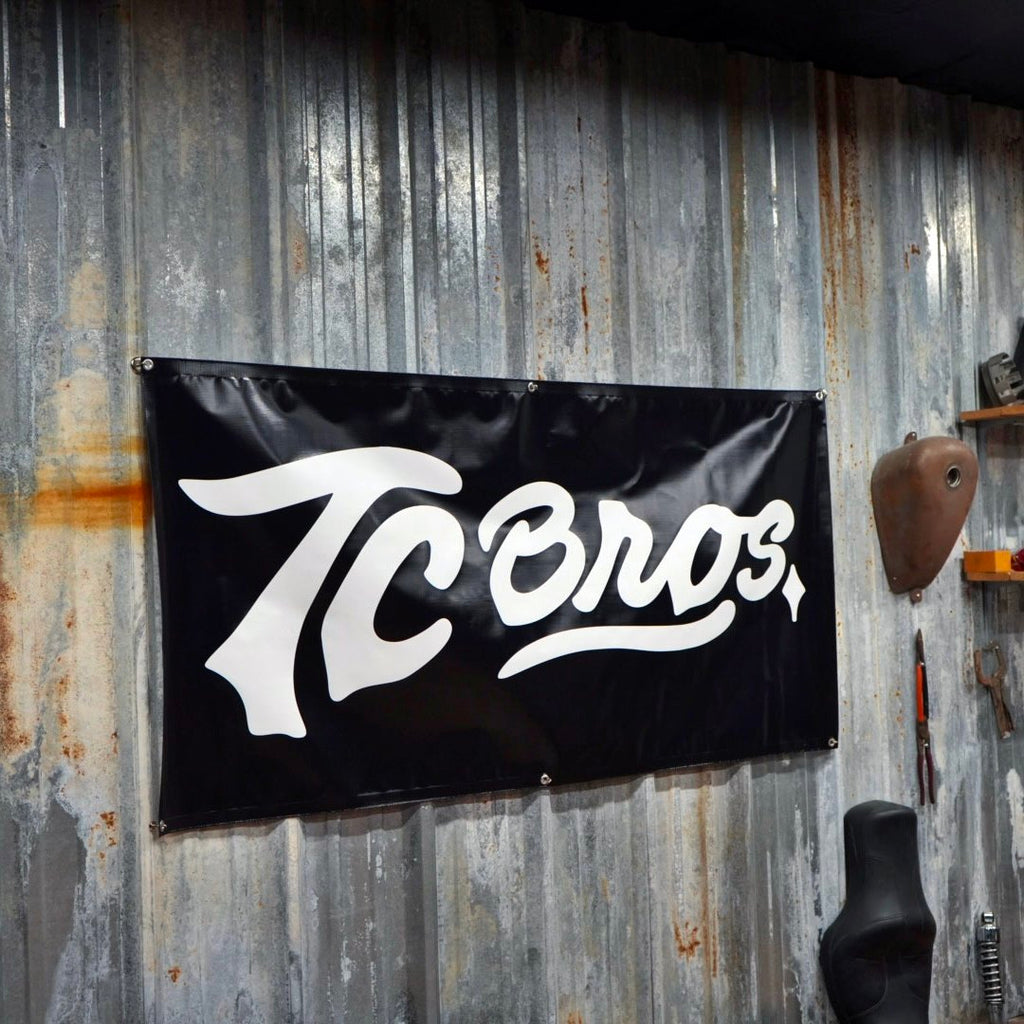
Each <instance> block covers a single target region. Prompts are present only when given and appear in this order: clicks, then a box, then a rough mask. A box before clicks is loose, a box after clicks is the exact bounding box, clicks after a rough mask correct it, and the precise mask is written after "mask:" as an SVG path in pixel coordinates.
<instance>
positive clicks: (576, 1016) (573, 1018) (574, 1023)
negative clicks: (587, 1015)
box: [565, 1010, 583, 1024]
mask: <svg viewBox="0 0 1024 1024" xmlns="http://www.w3.org/2000/svg"><path fill="white" fill-rule="evenodd" d="M565 1024H583V1014H582V1013H580V1011H579V1010H570V1011H569V1016H568V1017H566V1018H565Z"/></svg>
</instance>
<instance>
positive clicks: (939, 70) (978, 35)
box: [528, 0, 1024, 108]
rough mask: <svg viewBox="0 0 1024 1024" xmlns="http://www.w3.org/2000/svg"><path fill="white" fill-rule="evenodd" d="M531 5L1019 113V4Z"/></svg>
mask: <svg viewBox="0 0 1024 1024" xmlns="http://www.w3.org/2000/svg"><path fill="white" fill-rule="evenodd" d="M528 3H529V6H532V7H539V8H544V9H545V10H549V11H558V12H560V13H563V14H573V15H576V16H578V17H583V18H590V19H592V20H597V21H621V22H625V23H626V24H628V25H630V26H631V27H633V28H637V29H645V30H649V31H653V32H658V33H661V34H662V35H670V36H679V37H681V38H683V39H690V40H693V41H695V42H716V43H724V44H725V45H726V46H729V47H731V48H733V49H737V50H743V51H745V52H748V53H757V54H764V55H767V56H771V57H778V58H781V59H783V60H798V61H812V62H813V63H814V64H816V65H818V66H819V67H823V68H829V69H831V70H833V71H843V72H847V73H849V74H855V75H866V76H868V77H880V76H894V77H896V78H898V79H900V80H901V81H903V82H907V83H909V84H913V85H920V86H924V87H926V88H929V89H938V90H941V91H942V92H948V93H966V94H968V95H970V96H973V97H974V99H976V100H982V101H986V102H989V103H1000V104H1004V105H1007V106H1013V107H1019V108H1024V0H834V2H829V0H683V2H672V0H662V2H660V3H659V2H652V0H633V2H628V3H626V2H621V0H619V2H616V3H603V4H593V3H592V4H585V3H581V2H579V0H528Z"/></svg>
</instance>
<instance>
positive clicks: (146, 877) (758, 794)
mask: <svg viewBox="0 0 1024 1024" xmlns="http://www.w3.org/2000/svg"><path fill="white" fill-rule="evenodd" d="M0 36H2V65H3V66H2V71H3V82H2V87H3V89H2V96H0V101H2V115H3V116H2V125H3V140H2V144H0V192H2V196H3V202H2V203H0V250H2V256H0V368H2V370H3V374H4V377H3V384H2V386H0V491H2V494H0V536H2V548H0V555H2V563H0V749H2V758H0V784H2V785H0V912H2V925H0V1019H2V1020H3V1021H5V1022H6V1021H11V1022H17V1021H22V1020H25V1021H43V1020H47V1021H50V1020H52V1021H75V1022H88V1021H119V1020H123V1021H133V1022H134V1021H143V1020H145V1021H153V1022H170V1021H182V1022H195V1021H253V1022H255V1021H265V1022H271V1024H274V1022H281V1021H289V1020H290V1021H305V1022H322V1021H346V1022H351V1024H365V1022H369V1021H394V1022H399V1021H401V1022H407V1024H412V1022H430V1021H446V1022H452V1024H456V1022H478V1021H502V1022H505V1021H509V1022H524V1024H525V1022H547V1021H557V1022H558V1024H599V1022H613V1024H618V1022H624V1024H625V1022H648V1021H650V1022H669V1021H679V1022H693V1021H707V1022H711V1021H719V1022H729V1024H735V1022H748V1021H749V1022H776V1021H778V1022H798V1021H828V1020H830V1019H832V1018H831V1013H830V1010H829V1008H828V1003H827V999H826V997H825V994H824V988H823V984H822V980H821V976H820V973H819V970H818V967H817V949H818V941H819V937H820V934H821V931H822V929H823V928H824V927H825V926H826V925H827V924H828V923H829V922H830V921H831V920H832V918H833V917H834V916H835V914H836V913H837V911H838V910H839V907H840V905H841V902H842V898H843V893H844V882H843V867H842V830H841V819H842V815H843V812H844V811H845V810H846V809H847V808H848V807H849V806H851V805H852V804H854V803H857V802H859V801H861V800H865V799H870V798H885V799H891V800H896V801H900V802H906V803H912V802H913V801H914V799H915V791H916V779H915V770H914V754H915V748H914V730H913V715H912V711H911V703H910V702H911V699H912V687H911V685H910V684H911V682H912V656H913V655H912V641H913V634H914V630H915V629H916V628H917V627H921V628H922V629H923V632H924V636H925V641H926V646H927V653H928V657H929V665H930V675H931V685H932V691H933V695H932V705H933V707H932V713H933V720H934V721H933V733H934V737H935V745H936V753H937V760H938V764H939V767H940V773H941V788H940V792H939V802H938V806H937V807H936V808H935V809H934V810H931V809H929V810H928V811H927V812H925V813H924V814H923V815H922V817H921V822H920V829H919V834H920V843H921V854H922V864H923V876H924V885H925V890H926V894H927V897H928V900H929V902H930V905H931V907H932V909H933V911H934V912H935V915H936V918H937V919H938V926H939V932H938V938H937V943H936V948H935V975H934V987H933V998H932V1016H933V1019H934V1020H941V1021H958V1022H966V1021H981V1020H983V1019H985V1017H984V1014H983V1013H982V1012H981V1002H980V986H979V983H978V978H977V971H976V967H975V964H974V960H973V955H972V942H971V933H972V931H973V925H974V921H975V916H976V914H977V912H978V911H979V910H981V909H983V908H991V909H993V910H995V911H996V912H997V914H998V915H999V918H1000V922H1001V924H1002V925H1003V935H1004V952H1005V955H1006V958H1007V972H1008V1005H1009V1006H1010V1007H1011V1008H1013V1009H1016V1010H1024V934H1022V927H1024V925H1022V917H1021V914H1022V911H1021V907H1022V905H1024V900H1022V892H1021V883H1022V879H1024V781H1022V774H1024V765H1022V764H1021V761H1022V749H1024V748H1022V743H1024V739H1021V738H1014V739H1012V740H1009V741H1007V742H1005V743H998V742H997V741H996V739H995V730H994V724H993V719H992V714H991V710H990V708H989V706H988V701H987V697H986V696H985V695H984V694H983V693H982V692H980V691H979V689H978V687H977V686H976V685H975V683H974V681H973V671H972V669H971V652H972V649H973V647H974V645H975V644H976V643H981V642H982V641H986V640H988V639H990V638H993V637H997V638H998V639H1000V640H1001V642H1002V643H1003V645H1004V647H1005V649H1006V650H1007V651H1008V653H1009V656H1010V660H1011V666H1012V672H1011V679H1010V687H1009V692H1010V697H1011V700H1012V701H1013V703H1014V706H1015V707H1016V708H1017V709H1019V713H1020V716H1021V717H1024V685H1022V680H1024V630H1022V626H1024V615H1022V608H1021V597H1020V593H1019V592H1018V590H1016V589H1014V588H1010V587H1002V588H1000V587H989V588H984V587H974V588H968V587H965V586H964V585H963V584H962V583H961V582H960V579H959V572H958V568H957V566H956V565H955V564H954V563H952V562H951V563H950V564H949V565H948V566H947V568H946V569H945V570H944V571H943V573H942V574H941V575H940V577H939V578H938V580H937V581H936V583H935V584H934V585H933V586H931V587H929V588H928V590H927V591H926V595H925V600H924V603H923V604H922V605H920V606H918V607H916V608H915V607H912V606H911V605H910V603H909V602H908V601H907V600H906V599H905V598H895V597H893V596H892V595H890V594H889V593H888V591H887V589H886V587H885V582H884V579H883V576H882V571H881V565H880V559H879V557H878V546H877V540H876V537H875V534H874V529H873V524H872V515H871V506H870V499H869V493H868V482H869V477H870V473H871V469H872V467H873V465H874V462H875V460H876V459H877V457H878V456H879V455H880V454H881V453H882V452H884V451H886V450H888V449H890V448H892V447H895V446H896V445H898V444H899V443H900V442H901V441H902V439H903V436H904V434H905V433H906V432H907V431H909V430H916V431H918V433H919V434H921V435H922V436H923V435H925V434H950V433H953V432H955V430H956V427H955V423H956V417H957V412H958V410H959V409H960V408H962V407H970V406H973V405H975V404H976V396H975V366H976V362H977V360H978V359H980V358H982V357H986V356H988V355H990V354H992V353H994V352H996V351H999V350H1001V349H1012V346H1013V344H1014V342H1015V339H1016V333H1017V326H1018V321H1019V318H1020V317H1021V316H1022V315H1024V116H1022V114H1021V113H1019V112H1011V111H1006V110H1000V109H997V108H992V107H983V106H972V105H971V104H969V103H968V102H967V101H965V100H961V99H951V98H946V97H940V96H937V95H933V94H928V93H924V92H921V91H919V90H914V89H909V88H904V87H901V86H898V85H895V84H893V83H892V82H889V81H880V82H879V81H876V82H869V81H864V80H853V79H848V78H842V77H837V76H834V75H832V74H829V73H824V72H815V71H813V70H812V69H811V68H808V67H806V66H792V65H783V64H778V63H772V62H769V61H765V60H760V59H753V58H744V57H736V56H727V55H726V54H724V53H723V52H721V51H720V50H717V49H713V48H712V49H708V48H700V47H695V46H691V45H689V44H686V43H683V42H679V41H672V40H666V39H661V38H657V37H654V36H650V35H644V34H640V33H634V32H630V31H627V30H625V29H621V28H616V27H608V26H594V25H590V24H587V23H584V22H581V21H574V20H568V19H563V18H559V17H555V16H550V15H544V14H539V13H534V12H528V13H527V12H524V11H522V10H521V9H519V8H518V7H515V6H511V5H507V4H504V3H498V2H494V3H485V2H479V3H478V2H459V3H445V4H431V3H428V2H425V0H424V2H419V3H415V2H413V3H404V2H394V3H371V2H365V3H362V4H357V3H348V4H335V3H332V4H327V5H325V6H324V8H323V9H322V10H321V9H315V8H314V7H313V6H311V5H310V4H298V3H287V4H285V3H283V2H281V3H277V4H274V3H268V4H267V5H266V6H260V5H259V4H257V3H248V4H247V3H245V2H244V0H208V2H205V3H204V2H202V0H187V2H186V3H183V4H169V3H158V2H152V3H142V2H139V3H136V4H135V5H132V4H131V3H127V4H124V5H112V4H107V3H102V4H101V3H98V2H95V0H93V2H81V3H72V2H70V0H57V2H54V0H0ZM144 352H150V353H152V354H160V355H180V356H206V357H214V358H230V359H238V360H260V361H274V362H281V363H299V364H315V365H325V366H335V367H364V368H372V369H385V368H388V369H395V370H406V369H408V370H413V369H415V370H422V371H439V372H443V373H464V374H483V375H505V376H519V377H545V378H559V379H560V378H567V379H587V380H598V381H633V382H638V383H647V382H658V383H668V384H678V385H686V384H694V385H738V386H750V387H780V388H817V387H819V386H822V385H825V386H826V387H827V388H828V390H829V394H830V397H829V415H830V436H831V450H832V468H833V503H834V510H833V513H834V525H835V536H836V554H835V561H836V574H837V583H838V591H837V599H838V609H837V611H838V621H837V629H838V636H839V659H840V666H839V667H840V691H841V692H840V696H841V702H842V703H841V715H842V717H841V724H842V734H841V737H840V739H841V746H840V749H839V751H838V752H837V753H835V754H823V755H805V756H797V757H792V758H786V759H782V760H765V761H759V762H757V763H753V764H741V765H733V766H726V767H716V768H712V769H708V770H701V771H680V772H667V773H662V774H659V775H657V776H649V777H644V778H638V779H630V780H626V781H619V782H615V783H609V784H601V785H591V786H585V787H577V788H572V789H554V790H552V791H543V792H532V793H525V794H521V795H513V796H508V795H505V796H498V797H494V798H490V797H479V798H469V799H461V800H452V801H444V802H439V803H435V804H424V805H421V806H417V807H413V808H404V809H401V810H385V811H379V812H372V813H359V814H345V815H340V816H324V817H316V818H311V819H308V820H302V821H299V820H287V821H281V822H275V823H270V824H264V825H257V826H247V827H239V828H230V829H215V830H211V831H207V832H204V833H201V834H194V835H182V836H175V837H170V838H166V839H163V840H159V841H158V840H155V839H154V838H153V837H152V836H151V834H150V833H149V831H148V829H147V824H148V822H149V820H150V819H151V818H152V817H154V807H155V796H156V794H155V789H156V778H157V766H158V763H159V729H160V697H161V695H160V684H159V668H158V666H159V642H158V625H159V618H158V616H159V610H158V605H157V602H156V588H155V565H154V561H153V558H154V555H153V545H152V526H151V522H150V512H149V508H148V505H147V497H146V495H147V490H146V487H145V484H144V478H143V471H144V469H143V464H144V453H143V451H142V444H141V440H140V432H141V424H140V415H139V404H138V394H137V387H136V381H135V380H134V378H133V377H132V376H131V374H130V372H129V369H128V361H129V358H130V357H131V356H133V355H136V354H140V353H144ZM975 439H976V440H977V442H978V443H979V447H980V454H981V457H982V466H983V480H982V484H981V488H980V492H979V497H978V499H977V501H976V504H975V507H974V509H973V511H972V514H971V519H970V521H969V524H968V531H967V532H968V535H969V537H970V540H971V541H972V542H973V543H974V545H975V546H980V545H983V544H984V545H990V544H996V543H1001V542H1003V541H1004V540H1005V539H1006V538H1007V536H1012V538H1014V539H1016V540H1018V541H1019V542H1021V543H1024V522H1022V519H1024V512H1022V511H1021V510H1022V509H1024V500H1022V498H1024V495H1022V493H1021V483H1020V481H1021V473H1020V471H1019V470H1020V466H1021V463H1020V461H1019V459H1020V457H1021V455H1022V454H1024V450H1022V442H1024V430H1022V429H1021V428H1015V427H1012V426H1004V427H988V428H983V429H982V430H980V431H977V432H974V431H973V430H972V431H971V432H969V434H968V440H969V442H970V443H974V442H975ZM707 685H708V686H709V687H711V686H719V685H722V683H721V682H720V681H717V680H707Z"/></svg>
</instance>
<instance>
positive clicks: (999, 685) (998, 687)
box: [974, 643, 1014, 740]
mask: <svg viewBox="0 0 1024 1024" xmlns="http://www.w3.org/2000/svg"><path fill="white" fill-rule="evenodd" d="M984 654H994V655H995V656H996V669H995V671H994V672H993V673H992V674H991V675H985V670H984V665H983V656H984ZM974 674H975V676H976V677H977V679H978V682H979V683H980V684H981V685H982V686H984V687H985V688H986V689H987V690H988V692H989V694H990V696H991V697H992V707H993V709H994V710H995V713H996V724H997V725H998V727H999V736H1000V738H1001V739H1004V740H1005V739H1006V738H1007V737H1008V736H1010V735H1011V734H1012V733H1013V730H1014V725H1013V716H1012V715H1011V714H1010V707H1009V705H1008V704H1007V703H1006V697H1005V696H1004V694H1003V681H1004V680H1005V678H1006V657H1005V655H1004V654H1003V650H1002V648H1001V647H1000V646H999V644H997V643H990V644H989V645H988V646H987V647H983V648H982V649H981V650H976V651H975V652H974Z"/></svg>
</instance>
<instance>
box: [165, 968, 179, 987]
mask: <svg viewBox="0 0 1024 1024" xmlns="http://www.w3.org/2000/svg"><path fill="white" fill-rule="evenodd" d="M167 977H168V978H170V979H171V981H173V982H174V984H175V985H177V984H178V979H179V978H180V977H181V968H180V967H178V966H174V967H168V968H167Z"/></svg>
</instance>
